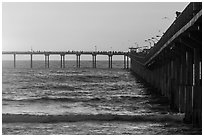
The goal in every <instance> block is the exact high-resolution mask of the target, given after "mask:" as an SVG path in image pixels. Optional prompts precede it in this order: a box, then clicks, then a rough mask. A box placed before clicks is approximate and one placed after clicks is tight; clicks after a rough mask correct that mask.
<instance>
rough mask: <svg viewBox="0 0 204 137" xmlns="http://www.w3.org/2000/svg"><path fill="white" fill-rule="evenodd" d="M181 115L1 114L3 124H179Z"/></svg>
mask: <svg viewBox="0 0 204 137" xmlns="http://www.w3.org/2000/svg"><path fill="white" fill-rule="evenodd" d="M182 119H183V115H181V114H177V115H175V114H174V115H171V114H166V115H163V114H162V115H160V114H157V115H118V114H69V115H32V114H3V115H2V122H3V123H17V122H23V123H58V122H79V121H129V122H154V121H155V122H181V121H182Z"/></svg>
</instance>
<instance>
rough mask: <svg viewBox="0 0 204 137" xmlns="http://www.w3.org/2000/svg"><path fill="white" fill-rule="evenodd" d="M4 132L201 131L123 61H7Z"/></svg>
mask: <svg viewBox="0 0 204 137" xmlns="http://www.w3.org/2000/svg"><path fill="white" fill-rule="evenodd" d="M2 64H3V69H2V122H3V124H2V132H3V134H5V135H16V134H27V135H36V134H37V135H49V134H55V135H59V134H69V135H75V134H76V135H89V134H92V135H98V134H103V135H107V134H110V135H122V134H130V135H131V134H133V135H136V134H138V135H142V134H145V135H150V134H163V135H165V134H201V130H200V129H196V128H192V126H191V125H186V124H184V123H183V122H182V119H183V117H184V115H183V114H180V113H174V112H171V111H170V110H169V105H168V102H167V101H166V98H164V97H158V96H156V95H153V94H151V92H152V90H151V87H149V86H148V85H146V84H145V83H143V82H142V81H141V80H140V79H138V78H137V77H135V76H134V75H133V74H132V73H131V72H130V71H128V70H125V69H123V61H113V69H108V61H97V68H96V69H94V68H92V62H91V61H81V68H76V67H75V66H76V62H75V61H66V68H64V69H61V68H60V61H50V68H49V69H45V68H44V62H43V61H34V62H33V69H30V68H29V67H30V64H29V61H17V68H16V69H13V62H12V61H3V62H2Z"/></svg>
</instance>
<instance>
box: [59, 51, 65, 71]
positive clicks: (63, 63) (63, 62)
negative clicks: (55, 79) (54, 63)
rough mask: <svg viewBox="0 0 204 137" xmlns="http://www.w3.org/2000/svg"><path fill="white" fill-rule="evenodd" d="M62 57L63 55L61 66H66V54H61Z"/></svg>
mask: <svg viewBox="0 0 204 137" xmlns="http://www.w3.org/2000/svg"><path fill="white" fill-rule="evenodd" d="M60 57H61V61H60V62H61V63H60V67H61V68H65V54H60Z"/></svg>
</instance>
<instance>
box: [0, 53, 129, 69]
mask: <svg viewBox="0 0 204 137" xmlns="http://www.w3.org/2000/svg"><path fill="white" fill-rule="evenodd" d="M2 54H3V55H13V57H14V59H13V61H14V65H13V66H14V68H16V64H17V63H16V62H17V60H16V56H17V55H18V56H19V55H30V68H33V56H34V55H44V56H45V68H49V62H50V56H51V55H59V56H60V68H65V56H66V55H76V67H77V68H80V62H81V55H91V56H92V63H93V68H96V66H97V55H105V56H108V67H109V68H112V64H113V56H114V55H120V56H124V69H128V68H129V52H120V51H3V52H2Z"/></svg>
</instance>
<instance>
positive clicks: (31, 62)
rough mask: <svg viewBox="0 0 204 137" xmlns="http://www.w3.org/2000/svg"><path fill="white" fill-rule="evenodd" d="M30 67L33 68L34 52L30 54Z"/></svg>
mask: <svg viewBox="0 0 204 137" xmlns="http://www.w3.org/2000/svg"><path fill="white" fill-rule="evenodd" d="M30 68H33V54H32V53H31V54H30Z"/></svg>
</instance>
